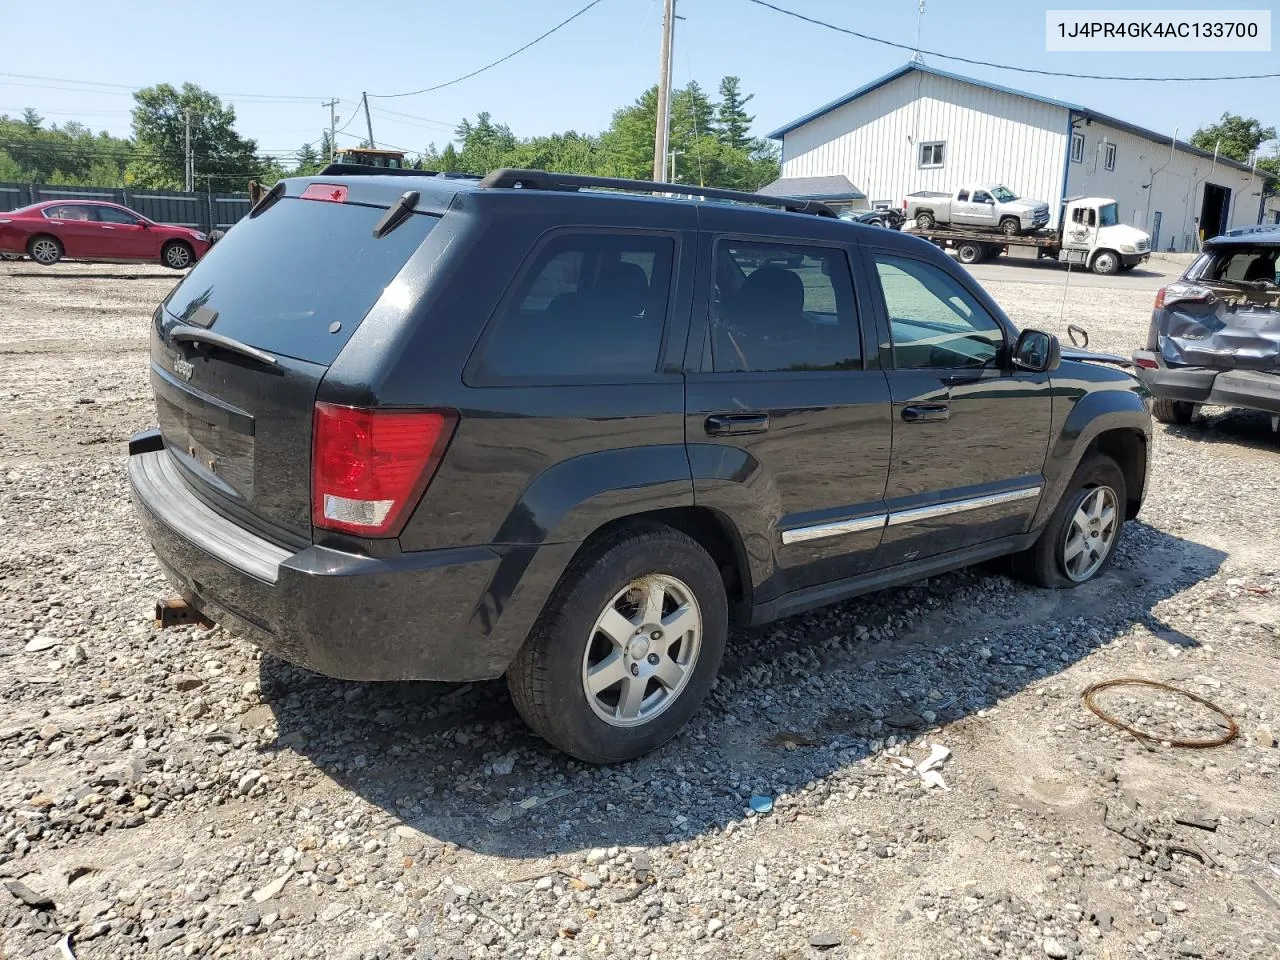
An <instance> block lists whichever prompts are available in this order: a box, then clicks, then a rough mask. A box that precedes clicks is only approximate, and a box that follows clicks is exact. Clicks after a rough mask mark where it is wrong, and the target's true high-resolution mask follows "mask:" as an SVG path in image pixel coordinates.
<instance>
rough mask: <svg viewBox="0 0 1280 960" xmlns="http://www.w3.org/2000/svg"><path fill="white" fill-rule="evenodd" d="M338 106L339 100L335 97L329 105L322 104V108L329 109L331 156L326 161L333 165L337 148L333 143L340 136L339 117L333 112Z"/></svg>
mask: <svg viewBox="0 0 1280 960" xmlns="http://www.w3.org/2000/svg"><path fill="white" fill-rule="evenodd" d="M337 105H338V99H337V97H335V98H334V99H332V100H330V101H329V102H328V103H322V104H320V106H322V107H328V108H329V155H328V156H327V157H325V160H326V161H328V162H329V163H332V162H333V151H334V149H335V146H334V142H333V141H334V140H335V139H336V138H337V136H338V134H337V127H338V115H337V114H336V113H334V112H333V110H334V108H335V107H336V106H337Z"/></svg>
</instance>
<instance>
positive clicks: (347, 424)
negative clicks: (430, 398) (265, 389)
mask: <svg viewBox="0 0 1280 960" xmlns="http://www.w3.org/2000/svg"><path fill="white" fill-rule="evenodd" d="M457 423H458V415H457V414H456V413H454V412H453V411H440V410H429V411H421V410H368V409H364V408H360V407H341V406H337V405H335V404H330V403H317V404H316V409H315V418H314V422H313V430H312V434H311V522H312V523H313V524H314V525H315V526H317V527H323V528H324V529H326V530H340V531H342V532H344V533H354V534H356V535H358V536H362V537H394V536H397V535H399V533H400V529H401V527H403V526H404V522H405V521H406V520H407V519H408V516H409V513H410V512H411V511H412V510H413V508H414V507H415V506H416V505H417V503H418V500H419V499H421V497H422V492H423V491H424V490H426V488H427V484H428V483H430V482H431V477H432V475H433V474H434V473H435V472H436V468H437V467H438V466H439V465H440V458H441V457H442V456H443V454H444V450H445V447H447V446H448V445H449V440H450V439H451V438H452V437H453V431H454V427H456V426H457Z"/></svg>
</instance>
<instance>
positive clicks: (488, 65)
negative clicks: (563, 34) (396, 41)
mask: <svg viewBox="0 0 1280 960" xmlns="http://www.w3.org/2000/svg"><path fill="white" fill-rule="evenodd" d="M602 2H603V0H591V2H590V3H588V4H587V5H586V6H585V7H583V8H582V9H581V10H579V11H578V12H577V13H575V14H573V15H572V16H570V17H567V18H565V19H564V20H561V21H560V22H559V23H557V24H556V25H555V26H554V27H552V28H551V29H550V30H548V31H547V32H546V33H543V34H540V35H539V36H536V37H534V38H533V39H532V40H530V41H529V42H528V43H526V44H525V45H524V46H523V47H520V48H518V49H516V50H512V51H511V52H510V53H508V54H507V55H506V56H505V57H500V58H499V59H497V60H495V61H493V63H486V64H485V65H484V66H483V67H481V68H480V69H478V70H472V71H471V72H470V73H464V74H463V75H462V76H460V77H454V78H453V79H452V80H446V81H445V82H444V83H437V84H436V85H435V86H434V87H423V88H422V89H421V90H409V91H407V92H406V93H371V94H369V96H371V97H373V98H375V99H377V100H390V99H393V98H395V97H416V96H417V95H418V94H420V93H432V92H434V91H436V90H443V89H444V88H445V87H451V86H453V85H454V84H455V83H461V82H462V81H463V80H470V79H471V78H472V77H474V76H478V75H479V74H482V73H484V72H485V71H486V70H491V69H493V68H494V67H496V66H498V65H499V64H501V63H506V62H507V61H508V60H510V59H511V58H512V57H515V56H518V55H519V54H521V53H524V52H525V51H526V50H528V49H529V48H530V47H532V46H533V45H534V44H536V43H541V42H542V41H543V40H545V39H547V37H549V36H551V35H552V34H553V33H555V32H556V31H557V30H559V29H561V28H562V27H567V26H568V25H569V24H571V23H573V21H575V20H577V19H578V18H579V17H580V16H582V15H583V14H584V13H586V12H587V11H588V10H590V9H591V8H592V7H594V6H596V5H597V4H599V3H602Z"/></svg>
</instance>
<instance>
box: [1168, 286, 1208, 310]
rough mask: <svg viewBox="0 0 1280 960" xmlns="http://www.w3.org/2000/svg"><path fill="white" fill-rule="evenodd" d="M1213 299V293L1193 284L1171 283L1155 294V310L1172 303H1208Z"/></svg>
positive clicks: (1206, 288)
mask: <svg viewBox="0 0 1280 960" xmlns="http://www.w3.org/2000/svg"><path fill="white" fill-rule="evenodd" d="M1212 299H1213V291H1212V290H1210V289H1209V288H1208V287H1202V286H1199V285H1198V284H1194V283H1171V284H1169V285H1168V286H1167V287H1161V288H1160V289H1159V290H1158V291H1157V292H1156V309H1157V310H1159V309H1160V308H1161V307H1166V306H1168V305H1169V304H1172V303H1181V302H1185V301H1191V302H1198V303H1208V302H1209V301H1210V300H1212Z"/></svg>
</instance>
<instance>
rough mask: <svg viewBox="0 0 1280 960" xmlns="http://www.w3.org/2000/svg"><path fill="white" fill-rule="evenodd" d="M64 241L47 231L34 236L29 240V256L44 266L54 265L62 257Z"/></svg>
mask: <svg viewBox="0 0 1280 960" xmlns="http://www.w3.org/2000/svg"><path fill="white" fill-rule="evenodd" d="M62 253H63V248H62V241H61V240H59V239H58V238H57V237H51V236H49V235H48V234H47V233H42V234H39V235H38V236H34V237H32V238H31V239H30V240H29V241H28V242H27V256H28V257H30V258H31V259H32V260H34V261H35V262H36V263H38V264H40V266H42V267H52V266H53V265H54V264H55V263H57V262H58V261H59V260H61V259H62Z"/></svg>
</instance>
